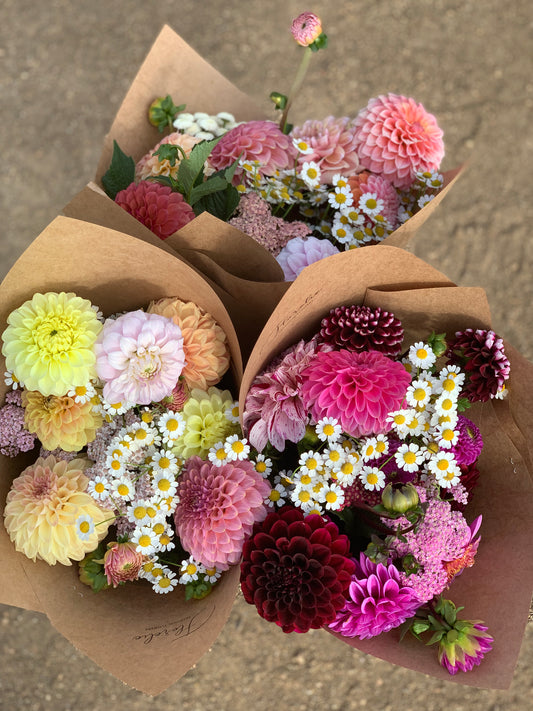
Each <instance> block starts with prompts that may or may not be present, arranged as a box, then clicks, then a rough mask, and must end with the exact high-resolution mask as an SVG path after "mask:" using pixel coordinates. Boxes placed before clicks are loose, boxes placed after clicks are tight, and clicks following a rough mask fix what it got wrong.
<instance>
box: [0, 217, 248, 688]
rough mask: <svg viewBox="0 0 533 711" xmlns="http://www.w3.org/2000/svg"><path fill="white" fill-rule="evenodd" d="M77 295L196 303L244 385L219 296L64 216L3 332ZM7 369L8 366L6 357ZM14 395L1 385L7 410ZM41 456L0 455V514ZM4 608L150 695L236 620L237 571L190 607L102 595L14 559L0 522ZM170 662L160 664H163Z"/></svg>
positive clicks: (31, 258) (55, 569) (105, 302)
mask: <svg viewBox="0 0 533 711" xmlns="http://www.w3.org/2000/svg"><path fill="white" fill-rule="evenodd" d="M47 291H66V292H69V291H73V292H75V293H76V294H78V295H79V296H82V297H84V298H87V299H90V301H91V302H92V303H93V304H97V305H98V306H99V308H100V309H101V310H102V311H103V312H104V314H110V313H113V312H117V311H122V310H134V309H137V308H140V307H143V306H147V305H148V303H149V302H150V301H151V300H152V299H158V298H162V297H171V296H177V297H179V298H181V299H184V300H190V301H194V302H195V303H196V304H197V305H198V306H200V307H202V308H203V309H205V310H206V311H208V312H209V313H210V314H211V315H212V316H213V317H214V318H215V319H216V320H217V322H218V323H219V324H220V326H221V327H222V328H223V329H224V331H225V333H226V335H227V337H228V342H229V347H230V353H231V358H232V367H233V375H234V381H235V384H236V386H238V384H239V382H240V379H241V376H242V364H241V357H240V351H239V344H238V340H237V336H236V333H235V330H234V328H233V325H232V323H231V319H230V317H229V315H228V313H227V311H226V309H225V307H224V305H223V303H222V301H221V300H220V299H219V298H218V296H217V294H216V293H215V292H214V291H213V289H212V288H211V287H210V286H209V285H208V284H207V282H206V281H205V279H204V278H203V277H201V276H200V275H199V274H198V273H197V272H196V271H195V270H194V269H192V268H191V267H190V266H188V265H187V264H186V263H185V262H183V261H182V260H180V259H177V258H176V256H175V255H174V254H171V253H168V252H166V251H165V250H164V249H161V248H156V247H154V246H152V245H150V244H147V243H145V242H143V241H141V240H139V239H135V238H133V237H130V236H128V235H125V234H121V233H118V232H114V231H113V230H110V229H108V228H104V227H100V226H96V225H93V224H89V223H87V222H79V221H77V220H73V219H69V218H66V217H58V218H57V219H56V220H54V221H53V222H52V223H51V224H50V225H49V226H48V227H47V228H46V229H45V230H44V232H43V233H42V234H41V235H39V237H37V239H36V240H35V241H34V242H33V243H32V244H31V245H30V247H29V248H28V249H27V250H26V251H25V252H24V254H23V255H22V256H21V257H20V258H19V260H18V261H17V262H16V264H15V265H14V266H13V268H12V269H11V271H10V272H9V273H8V275H7V276H6V278H5V279H4V281H3V282H2V284H1V285H0V329H1V331H2V332H3V331H4V329H5V327H6V319H7V317H8V315H9V313H10V312H11V311H12V310H13V309H15V308H17V307H18V306H20V305H21V304H22V303H23V302H24V301H26V300H27V299H31V298H32V296H33V295H34V294H35V293H37V292H41V293H45V292H47ZM2 360H3V358H2ZM6 390H7V388H6V386H5V385H4V384H3V383H2V384H1V385H0V401H1V402H3V400H4V395H5V392H6ZM36 456H37V455H36V454H33V455H26V456H24V457H17V458H15V459H11V458H9V457H4V456H0V508H1V510H2V511H3V508H4V503H5V499H6V495H7V492H8V490H9V488H10V486H11V482H12V480H13V479H14V478H15V477H16V476H18V475H19V474H20V473H21V472H22V470H23V469H24V467H25V466H27V465H28V464H30V463H31V462H33V461H35V459H36ZM0 567H1V569H2V575H1V576H0V602H2V603H6V604H9V605H16V606H20V607H24V608H26V609H30V610H36V611H39V612H44V613H45V614H46V615H47V616H48V617H49V619H50V621H51V623H52V624H53V625H54V627H55V628H56V629H57V630H58V631H59V632H61V634H63V635H64V636H65V637H66V638H67V639H68V640H69V641H70V642H72V644H74V646H75V647H77V648H78V649H79V650H80V651H82V652H84V653H85V654H86V655H87V656H89V657H90V658H91V659H93V660H94V661H95V662H96V663H97V664H99V665H100V666H102V667H103V668H104V669H106V670H107V671H109V672H111V673H112V674H113V675H114V676H116V677H118V678H119V679H121V680H122V681H124V682H126V683H127V684H129V685H130V686H133V687H135V688H136V689H139V690H141V691H144V692H146V693H148V694H157V693H159V692H161V691H163V690H164V689H165V688H167V687H168V686H170V685H171V684H172V683H174V682H175V681H176V680H177V679H179V678H180V677H181V676H182V675H183V674H185V672H186V671H187V670H188V669H189V668H190V667H191V666H193V664H195V663H196V662H197V661H198V659H199V658H200V657H201V656H202V655H203V654H204V653H205V652H206V651H207V650H208V649H209V647H210V646H211V645H212V644H213V642H214V641H215V639H216V638H217V637H218V634H219V632H220V630H221V629H222V627H223V625H224V624H225V622H226V619H227V617H228V615H229V612H230V609H231V606H232V603H233V600H234V597H235V592H236V590H237V587H238V575H239V572H238V568H236V567H234V568H232V569H230V570H229V571H227V572H226V573H224V574H223V576H222V578H221V580H220V582H219V584H217V585H216V586H215V588H214V590H213V593H212V594H211V595H209V596H208V597H207V598H205V599H204V600H193V601H189V602H185V599H184V593H183V590H182V586H179V589H178V590H175V591H174V592H173V593H170V594H168V595H158V594H156V593H154V592H153V591H152V589H151V586H150V585H148V584H145V583H144V582H143V581H140V582H139V583H135V584H131V583H128V584H127V585H125V586H123V587H120V588H117V589H116V590H113V589H110V590H106V591H103V592H101V593H93V592H92V590H90V589H89V588H88V587H87V586H85V585H83V584H82V583H80V582H79V579H78V566H77V564H73V565H72V566H62V565H60V564H56V565H55V566H49V565H47V564H46V563H44V562H43V561H37V562H35V563H34V562H32V561H31V560H29V559H28V558H26V557H25V556H24V555H22V554H21V553H17V552H16V551H15V549H14V546H13V545H12V543H11V541H10V540H9V537H8V535H7V532H6V530H5V528H4V526H3V517H2V522H1V523H0ZM162 658H165V659H169V660H170V663H168V664H161V659H162Z"/></svg>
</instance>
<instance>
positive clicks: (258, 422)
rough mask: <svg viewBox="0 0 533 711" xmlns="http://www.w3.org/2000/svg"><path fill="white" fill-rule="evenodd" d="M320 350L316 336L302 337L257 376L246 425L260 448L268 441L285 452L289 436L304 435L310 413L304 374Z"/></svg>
mask: <svg viewBox="0 0 533 711" xmlns="http://www.w3.org/2000/svg"><path fill="white" fill-rule="evenodd" d="M325 347H326V348H329V347H330V346H325ZM316 352H317V345H316V342H315V341H314V340H313V341H311V342H310V343H306V342H305V341H299V343H297V344H296V345H295V346H291V348H288V349H287V350H286V351H284V352H283V353H282V354H281V356H280V358H279V359H278V360H277V361H276V362H275V363H273V364H271V367H270V368H269V370H267V371H266V372H264V373H261V375H258V376H257V377H256V378H255V379H254V381H253V383H252V386H251V388H250V390H249V391H248V395H247V396H246V402H245V405H244V413H243V427H244V431H245V433H247V436H248V439H249V440H250V443H251V444H252V446H253V447H255V448H256V449H257V450H258V451H259V452H260V451H261V450H262V449H264V448H265V447H266V445H267V442H270V444H272V446H273V447H275V448H276V449H277V450H278V451H280V452H282V451H283V450H284V449H285V440H289V441H290V442H299V441H300V440H301V439H302V437H303V436H304V434H305V426H306V424H307V422H308V419H309V415H308V412H307V409H306V407H305V406H304V403H303V402H302V399H301V397H300V389H301V385H302V377H301V376H302V372H303V371H304V370H305V368H306V367H307V366H308V365H309V363H311V362H312V360H313V358H314V357H315V355H316Z"/></svg>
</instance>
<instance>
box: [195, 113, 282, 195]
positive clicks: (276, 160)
mask: <svg viewBox="0 0 533 711" xmlns="http://www.w3.org/2000/svg"><path fill="white" fill-rule="evenodd" d="M295 157H296V149H295V148H294V146H293V144H292V140H291V138H290V137H289V136H286V135H285V134H284V133H283V132H282V131H281V130H280V128H279V126H278V125H277V124H276V123H274V122H273V121H248V123H241V124H239V125H238V126H235V128H232V129H231V131H228V132H227V133H225V134H224V136H222V138H221V139H220V141H219V142H218V143H217V145H216V146H215V147H214V148H213V150H212V152H211V155H210V156H209V163H210V164H211V165H212V166H213V168H215V169H216V170H222V169H224V168H227V167H228V166H230V165H231V164H232V163H233V162H234V161H235V160H237V158H240V159H241V160H243V161H252V162H253V161H258V162H259V164H260V168H259V172H260V173H261V174H262V175H274V173H275V172H276V170H285V169H286V168H291V167H292V166H293V164H294V159H295ZM241 174H242V171H240V170H239V169H237V171H235V178H234V181H233V182H234V183H235V184H237V183H238V182H239V180H240V176H241Z"/></svg>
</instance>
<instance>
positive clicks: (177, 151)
mask: <svg viewBox="0 0 533 711" xmlns="http://www.w3.org/2000/svg"><path fill="white" fill-rule="evenodd" d="M152 155H153V156H157V158H158V160H159V162H161V161H164V160H168V162H169V163H170V165H171V167H172V168H173V167H174V166H175V165H176V161H178V160H181V159H182V158H186V157H187V156H186V154H185V151H184V150H183V148H182V147H181V146H173V145H171V144H169V143H164V144H163V145H162V146H159V148H158V149H157V151H156V152H155V153H152Z"/></svg>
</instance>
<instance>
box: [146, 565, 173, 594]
mask: <svg viewBox="0 0 533 711" xmlns="http://www.w3.org/2000/svg"><path fill="white" fill-rule="evenodd" d="M177 584H178V580H177V579H176V573H174V572H173V571H172V570H168V569H167V570H165V573H164V574H163V575H161V576H159V577H158V578H156V580H155V581H154V583H153V584H152V588H153V590H154V592H156V593H161V594H166V593H169V592H172V590H174V588H175V587H176V585H177Z"/></svg>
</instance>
